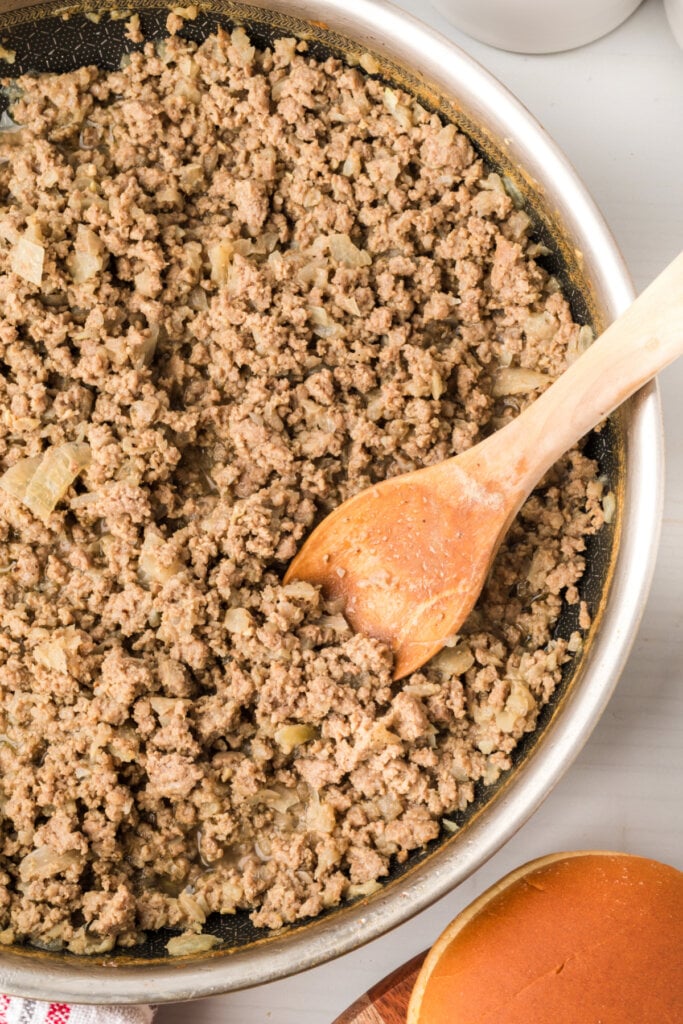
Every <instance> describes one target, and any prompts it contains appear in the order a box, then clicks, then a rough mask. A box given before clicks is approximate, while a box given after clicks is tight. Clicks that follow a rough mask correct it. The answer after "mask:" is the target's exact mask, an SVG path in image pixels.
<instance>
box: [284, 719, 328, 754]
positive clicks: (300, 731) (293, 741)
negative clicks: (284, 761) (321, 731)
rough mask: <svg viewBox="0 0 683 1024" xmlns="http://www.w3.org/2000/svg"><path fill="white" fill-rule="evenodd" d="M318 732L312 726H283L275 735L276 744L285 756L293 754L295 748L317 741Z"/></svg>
mask: <svg viewBox="0 0 683 1024" xmlns="http://www.w3.org/2000/svg"><path fill="white" fill-rule="evenodd" d="M317 735H318V730H317V729H315V728H314V727H313V726H312V725H283V726H282V728H281V729H278V730H277V732H276V733H275V737H274V739H275V742H276V743H277V745H278V747H279V748H280V750H281V751H282V753H283V754H291V753H292V751H293V750H294V748H295V747H299V746H301V744H302V743H308V742H309V740H312V739H315V737H316V736H317Z"/></svg>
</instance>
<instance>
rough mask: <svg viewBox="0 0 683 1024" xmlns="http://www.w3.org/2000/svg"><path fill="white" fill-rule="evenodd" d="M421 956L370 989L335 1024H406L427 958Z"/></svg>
mask: <svg viewBox="0 0 683 1024" xmlns="http://www.w3.org/2000/svg"><path fill="white" fill-rule="evenodd" d="M426 955H427V954H426V952H425V953H420V954H419V955H418V956H416V957H413V959H412V960H409V961H408V963H407V964H403V966H402V967H399V968H397V969H396V970H395V971H393V972H392V973H391V974H388V975H387V976H386V978H384V979H383V980H382V981H380V982H379V983H378V984H377V985H374V986H373V987H372V988H371V989H369V990H368V991H367V992H366V993H365V995H362V996H361V997H360V999H357V1000H356V1002H355V1003H353V1005H352V1006H349V1008H348V1009H347V1010H344V1012H343V1013H342V1014H341V1016H340V1017H337V1019H336V1020H335V1021H334V1024H406V1013H407V1010H408V1001H409V999H410V993H411V992H412V991H413V986H414V984H415V979H416V978H417V975H418V973H419V971H420V968H421V967H422V962H423V960H424V958H425V957H426Z"/></svg>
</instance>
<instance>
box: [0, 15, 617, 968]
mask: <svg viewBox="0 0 683 1024" xmlns="http://www.w3.org/2000/svg"><path fill="white" fill-rule="evenodd" d="M305 50H306V47H305V44H297V43H296V41H295V40H291V39H280V40H278V41H277V42H276V43H275V44H274V46H273V48H272V50H266V51H265V52H258V51H256V50H255V49H254V48H253V47H252V46H251V44H250V42H249V40H248V38H247V36H246V35H245V33H244V31H243V30H241V29H236V30H235V31H233V32H232V33H231V34H230V33H226V32H224V31H218V32H217V34H215V35H212V36H210V37H209V38H208V39H206V41H205V42H204V43H203V44H202V45H200V46H197V45H195V44H194V43H190V42H187V41H184V40H183V39H181V38H179V37H172V38H169V39H167V40H165V41H164V43H163V44H162V45H161V46H155V45H153V44H151V43H147V44H145V48H144V52H139V53H133V54H131V56H130V60H129V62H128V63H127V64H126V66H124V67H123V68H122V69H121V70H120V71H117V72H102V71H98V70H97V69H96V68H93V67H89V68H81V69H80V70H78V71H75V72H73V73H70V74H63V75H43V76H35V77H31V76H25V77H23V78H21V79H20V80H19V83H18V85H19V87H20V90H21V94H20V97H19V98H18V99H17V100H16V102H15V103H14V106H13V109H12V116H13V118H14V120H15V122H16V123H17V124H18V125H21V126H22V127H21V128H20V129H18V130H15V131H9V132H8V131H6V132H4V133H3V134H2V135H1V136H0V289H1V291H0V294H2V296H3V300H2V301H3V316H2V319H1V320H0V368H1V371H2V372H1V373H0V472H6V471H7V470H8V469H9V468H10V467H12V466H14V465H18V463H19V461H20V460H25V459H34V460H35V462H36V464H37V463H38V460H39V458H40V457H41V455H43V454H44V453H45V452H46V451H48V450H51V449H52V448H57V447H59V446H63V445H72V446H73V445H76V446H80V448H79V450H86V451H87V452H88V457H87V460H85V462H86V464H85V465H84V468H82V471H81V472H80V474H79V475H76V476H75V478H74V480H73V482H72V484H71V486H70V487H69V488H68V490H66V491H65V493H64V494H63V495H60V500H59V501H58V503H57V505H56V507H55V508H54V511H52V512H51V513H50V514H49V515H46V516H45V517H44V518H41V517H40V516H37V515H35V514H34V512H32V511H31V508H30V507H27V504H26V502H25V501H22V500H21V499H20V498H18V497H17V496H16V495H15V494H12V493H8V492H7V491H6V490H3V489H0V615H1V618H2V627H3V628H2V631H1V633H0V695H1V700H0V941H2V942H12V941H21V940H24V939H28V940H30V941H32V942H34V943H38V944H40V945H43V946H46V947H47V948H62V947H66V948H68V949H70V950H72V951H74V952H95V951H105V950H110V949H112V948H113V946H114V945H116V944H119V945H122V946H131V945H133V944H135V943H137V942H139V941H141V940H142V938H143V937H144V932H145V931H147V930H151V929H158V928H160V927H163V926H168V927H170V928H172V929H177V930H179V931H184V932H193V931H194V932H200V931H201V929H202V925H203V924H204V922H205V919H206V917H207V915H209V914H210V913H213V912H219V913H223V914H225V913H232V912H234V911H235V910H236V909H240V908H241V909H246V910H248V911H249V912H250V913H251V916H252V920H253V922H254V923H255V924H256V925H257V926H262V927H265V928H277V927H279V926H281V925H283V924H286V923H288V922H292V921H296V920H298V919H301V918H302V917H306V916H309V915H315V914H318V913H320V912H321V911H322V910H323V909H325V908H327V907H331V906H334V905H335V904H337V903H338V902H339V901H341V900H343V899H345V898H349V897H353V896H354V895H357V894H359V893H368V892H370V891H372V889H373V888H374V887H375V886H376V885H377V880H378V879H382V878H383V877H384V876H386V875H387V873H388V872H389V870H390V865H391V863H392V861H394V860H396V861H398V862H401V861H404V860H405V859H406V857H407V856H408V854H409V852H410V851H411V850H415V849H417V848H420V847H422V846H423V845H424V844H425V843H428V842H429V841H430V840H433V839H434V838H435V837H436V836H437V835H438V834H439V832H440V828H441V823H442V819H444V817H446V818H447V817H448V815H450V814H454V813H457V812H458V811H461V810H463V809H464V808H465V807H466V806H467V805H468V803H470V802H471V800H472V798H473V793H474V787H475V783H477V781H479V780H481V781H483V782H484V783H491V782H493V781H495V780H496V779H497V778H498V776H499V774H500V773H501V771H504V770H505V769H507V768H508V767H509V766H510V764H511V753H512V751H513V750H514V748H515V746H516V744H517V742H518V740H519V739H520V737H521V736H522V735H523V734H524V733H525V732H528V731H530V730H533V729H534V727H535V723H536V720H537V716H538V713H539V710H540V709H541V707H542V706H543V705H544V704H545V703H546V702H547V700H548V698H549V697H550V695H551V694H552V692H553V689H554V688H555V687H556V685H557V683H558V681H559V678H560V671H561V665H562V664H563V662H565V661H566V660H567V658H568V656H569V654H568V650H567V646H568V645H567V643H566V642H565V641H563V640H559V639H554V638H553V630H554V626H555V623H556V621H557V618H558V615H559V611H560V607H561V603H562V601H563V599H564V600H566V601H568V602H569V603H570V604H571V603H574V604H576V603H577V602H578V601H579V595H578V591H577V586H576V585H577V581H578V580H579V579H580V577H581V574H582V572H583V570H584V554H583V552H584V545H585V538H586V536H587V535H589V534H591V533H593V532H595V530H596V529H598V528H599V527H600V525H601V524H602V520H603V516H602V510H601V498H602V489H603V487H602V484H601V482H600V481H599V480H598V479H597V478H596V466H595V464H594V463H593V462H592V461H590V460H589V459H587V458H586V457H584V455H582V454H581V452H580V451H578V450H575V451H573V452H571V453H570V454H569V455H567V456H566V457H565V458H564V459H562V460H561V462H560V463H559V464H558V465H557V466H556V467H555V468H554V469H553V470H552V471H551V472H550V473H549V474H548V476H547V477H546V479H545V481H544V482H543V485H542V486H541V487H539V488H538V489H537V490H536V491H535V493H534V494H533V496H532V497H531V498H530V499H529V500H528V502H527V503H526V505H525V506H524V508H523V510H522V512H521V514H520V516H519V518H518V520H517V521H516V523H515V524H514V526H513V528H512V530H511V533H510V535H509V537H508V539H507V541H506V543H505V545H504V546H503V548H502V550H501V551H500V554H499V557H498V559H497V562H496V565H495V570H494V571H493V573H492V576H491V578H490V581H489V583H488V585H487V587H486V590H485V592H484V594H483V596H482V599H481V601H480V602H479V604H478V606H477V608H476V610H475V611H474V613H473V614H472V616H471V618H470V619H469V620H468V622H467V623H466V625H465V627H464V628H463V630H462V631H461V633H460V635H459V637H457V638H454V640H453V643H452V645H451V646H449V647H446V648H445V649H444V651H443V652H442V653H441V654H440V655H439V656H437V657H436V658H435V659H433V660H432V662H431V663H430V664H429V665H427V666H426V667H425V668H424V669H423V670H422V671H420V672H416V673H414V674H413V675H412V676H410V677H409V678H407V679H405V680H403V681H402V682H401V683H398V684H393V683H392V681H391V668H392V665H391V660H392V659H391V655H390V652H389V651H388V650H387V649H385V648H384V647H383V646H382V645H381V644H380V643H378V642H376V641H374V640H372V639H369V638H366V637H363V636H359V635H353V634H352V633H351V631H350V630H349V629H348V627H347V625H346V622H345V620H344V618H343V616H342V614H341V609H340V608H338V607H334V606H330V605H329V604H326V602H325V601H324V600H323V599H322V598H321V595H320V594H319V593H318V591H317V590H316V589H315V588H313V587H311V586H310V585H308V584H305V583H293V584H290V585H288V586H283V585H282V582H281V580H282V574H283V570H284V567H285V566H286V564H287V562H288V560H289V559H290V558H291V557H292V555H293V554H294V552H295V551H296V549H297V547H298V545H299V544H300V543H301V541H302V538H303V537H304V536H305V535H306V534H307V532H308V531H309V530H310V528H311V526H312V525H313V523H314V522H315V521H316V520H317V519H318V518H320V517H321V516H322V515H324V514H325V512H327V511H328V510H330V509H331V508H333V507H334V506H336V505H337V504H338V503H339V502H341V501H342V500H343V499H345V498H347V497H349V496H350V495H351V494H353V493H355V492H356V491H358V490H359V489H360V488H363V487H365V486H367V485H369V484H371V483H372V482H374V481H377V480H379V479H382V478H385V477H387V476H390V475H393V474H397V473H401V472H404V471H408V470H413V469H416V468H418V467H420V466H423V465H427V464H430V463H433V462H435V461H437V460H441V459H444V458H446V457H447V456H449V455H451V454H453V453H456V452H459V451H462V450H464V449H466V448H468V447H469V446H471V445H472V444H474V443H475V442H476V441H478V440H479V439H481V438H482V437H484V436H486V434H487V433H488V432H490V431H491V430H493V429H495V428H497V427H499V426H501V425H502V424H504V423H505V422H506V421H507V420H508V419H509V418H510V417H512V416H514V415H515V414H516V413H517V412H518V410H519V409H520V408H521V407H522V406H523V405H524V404H526V403H527V402H528V401H529V400H531V399H532V398H533V397H534V395H535V394H537V393H538V391H539V390H541V389H543V388H544V387H546V386H547V384H548V383H549V382H550V381H551V380H552V379H553V378H554V377H555V376H556V375H557V374H558V373H560V372H561V371H562V370H563V368H564V367H565V365H566V359H567V355H568V353H569V354H570V355H571V353H573V352H576V351H577V350H578V348H579V347H580V344H581V330H580V328H579V326H578V325H576V324H575V323H574V322H573V321H572V317H571V314H570V311H569V307H568V304H567V302H566V301H565V299H564V297H563V296H562V294H561V292H560V290H559V288H558V285H557V282H556V281H555V280H554V279H553V278H551V277H549V275H548V274H547V273H546V272H545V271H544V270H543V269H542V268H541V267H540V266H539V265H538V264H537V263H536V261H535V260H534V256H535V255H537V253H538V252H539V246H538V245H537V244H536V243H534V242H533V241H531V240H530V238H529V219H528V217H527V215H526V214H525V213H524V212H523V211H522V210H520V209H517V208H516V206H515V204H514V203H513V201H512V199H511V198H510V196H509V195H508V194H507V192H506V190H505V187H504V185H503V182H502V181H501V179H500V177H499V176H498V175H497V174H494V173H491V172H490V169H488V168H487V167H486V166H485V165H484V164H483V162H482V160H481V159H480V158H479V157H478V156H477V154H476V153H475V151H474V150H473V148H472V146H471V144H470V142H469V141H468V139H467V138H466V137H465V136H464V135H462V134H461V133H459V132H458V131H457V130H456V129H455V128H454V127H453V126H452V125H445V126H444V124H443V123H442V121H441V120H440V119H439V118H438V117H437V116H436V115H435V114H433V113H429V112H427V111H425V110H424V109H423V108H422V107H421V106H419V105H418V104H417V103H415V102H414V100H413V99H412V98H411V97H409V96H407V95H405V94H403V93H402V92H400V91H398V90H395V89H387V88H386V87H385V86H384V85H383V84H382V83H381V82H380V81H378V80H376V79H373V78H371V77H368V76H366V75H364V74H363V73H361V71H360V70H358V69H352V68H349V67H346V66H344V65H342V64H341V63H340V62H339V61H337V60H335V59H331V58H330V59H328V60H326V61H325V62H324V63H321V62H316V61H315V60H312V59H310V58H309V57H308V56H307V54H306V52H305ZM83 446H87V447H86V448H83ZM581 616H582V617H581V625H582V626H584V627H585V626H587V625H588V624H589V618H588V613H587V610H586V608H585V607H582V609H581ZM574 646H576V644H574ZM570 647H571V644H570Z"/></svg>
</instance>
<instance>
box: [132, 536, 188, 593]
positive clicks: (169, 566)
mask: <svg viewBox="0 0 683 1024" xmlns="http://www.w3.org/2000/svg"><path fill="white" fill-rule="evenodd" d="M181 569H182V562H179V561H178V559H177V558H172V557H169V549H168V548H167V547H166V541H165V540H164V538H163V537H162V536H161V534H159V533H156V532H154V531H152V530H147V531H146V532H145V537H144V540H143V542H142V547H141V549H140V558H139V560H138V577H139V579H140V582H141V583H143V584H145V585H147V586H148V585H149V584H150V583H167V582H168V580H170V579H172V578H173V577H174V576H176V575H177V574H178V573H179V572H180V570H181Z"/></svg>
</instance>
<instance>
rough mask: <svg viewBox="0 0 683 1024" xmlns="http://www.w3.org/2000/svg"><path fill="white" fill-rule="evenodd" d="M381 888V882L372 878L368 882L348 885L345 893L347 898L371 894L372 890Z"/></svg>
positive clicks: (375, 890) (376, 890)
mask: <svg viewBox="0 0 683 1024" xmlns="http://www.w3.org/2000/svg"><path fill="white" fill-rule="evenodd" d="M381 888H382V885H381V883H380V882H378V881H376V880H375V879H373V880H372V881H370V882H361V883H359V884H352V885H350V886H349V887H348V889H347V890H346V895H347V896H348V898H349V899H355V898H356V897H357V896H372V894H373V892H378V891H379V890H380V889H381Z"/></svg>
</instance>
